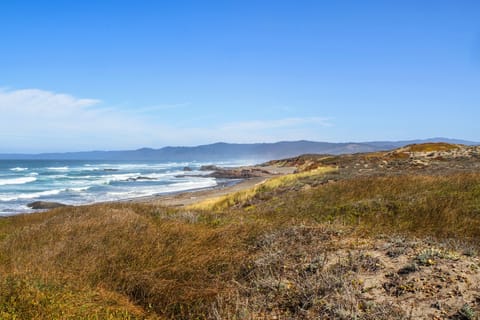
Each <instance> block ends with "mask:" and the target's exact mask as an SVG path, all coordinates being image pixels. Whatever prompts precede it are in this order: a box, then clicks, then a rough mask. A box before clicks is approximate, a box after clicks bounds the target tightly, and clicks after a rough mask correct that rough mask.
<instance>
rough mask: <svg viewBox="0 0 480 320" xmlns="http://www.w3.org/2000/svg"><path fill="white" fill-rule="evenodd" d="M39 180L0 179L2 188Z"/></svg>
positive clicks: (31, 178)
mask: <svg viewBox="0 0 480 320" xmlns="http://www.w3.org/2000/svg"><path fill="white" fill-rule="evenodd" d="M35 180H37V178H35V177H22V178H12V179H0V186H5V185H10V184H25V183H29V182H33V181H35Z"/></svg>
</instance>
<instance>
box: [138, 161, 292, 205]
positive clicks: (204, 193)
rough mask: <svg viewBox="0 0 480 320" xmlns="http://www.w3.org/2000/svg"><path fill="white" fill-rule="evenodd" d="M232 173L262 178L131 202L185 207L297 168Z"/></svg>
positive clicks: (233, 191)
mask: <svg viewBox="0 0 480 320" xmlns="http://www.w3.org/2000/svg"><path fill="white" fill-rule="evenodd" d="M228 170H231V171H242V170H248V171H258V172H262V173H261V176H257V177H250V178H245V179H243V180H242V181H240V182H238V183H234V184H231V183H228V182H226V183H220V184H218V185H217V186H215V187H212V188H205V189H201V190H194V191H184V192H179V193H175V194H167V195H156V196H151V197H144V198H137V199H131V200H129V202H141V203H149V204H153V205H160V206H166V207H183V206H188V205H191V204H194V203H198V202H201V201H204V200H207V199H211V198H216V197H220V196H224V195H227V194H231V193H235V192H238V191H242V190H246V189H250V188H253V187H255V186H256V185H259V184H262V183H263V182H264V181H266V180H268V179H269V178H272V177H278V176H282V175H286V174H291V173H293V172H295V170H296V168H295V167H277V166H246V167H237V168H228Z"/></svg>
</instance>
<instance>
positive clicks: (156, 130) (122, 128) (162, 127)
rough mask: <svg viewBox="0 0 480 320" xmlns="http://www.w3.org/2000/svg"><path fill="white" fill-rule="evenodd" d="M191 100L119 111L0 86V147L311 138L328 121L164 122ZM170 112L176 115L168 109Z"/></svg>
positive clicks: (43, 149) (54, 147)
mask: <svg viewBox="0 0 480 320" xmlns="http://www.w3.org/2000/svg"><path fill="white" fill-rule="evenodd" d="M187 105H189V104H188V103H183V104H177V105H157V106H156V107H146V108H141V107H140V108H137V109H135V110H131V111H125V110H124V111H121V110H120V109H118V108H114V107H111V106H109V107H106V106H104V104H103V103H102V102H101V101H100V100H98V99H84V98H77V97H74V96H72V95H68V94H60V93H55V92H50V91H45V90H39V89H25V90H8V89H1V88H0V153H2V152H50V151H80V150H93V149H96V150H99V149H103V150H113V149H134V148H140V147H145V146H146V147H161V146H165V145H198V144H205V143H212V142H217V141H226V142H267V141H270V142H273V141H278V140H299V139H315V138H318V137H319V134H318V133H319V132H320V131H321V130H323V131H325V129H326V128H328V127H329V126H331V124H330V123H329V119H328V118H321V117H297V118H283V119H274V120H250V121H239V122H229V123H219V124H218V125H213V124H212V121H213V120H212V119H210V120H209V121H200V120H198V121H197V122H196V124H195V125H194V126H190V127H181V126H180V125H179V123H180V122H181V121H180V120H182V119H183V118H184V115H183V113H182V114H179V115H178V117H179V122H178V123H175V122H173V121H172V120H170V122H169V123H165V122H162V121H161V120H159V119H161V117H159V116H161V115H162V112H164V111H165V110H164V109H176V108H182V107H185V106H187ZM171 115H175V113H172V114H171Z"/></svg>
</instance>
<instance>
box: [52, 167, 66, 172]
mask: <svg viewBox="0 0 480 320" xmlns="http://www.w3.org/2000/svg"><path fill="white" fill-rule="evenodd" d="M47 169H48V170H53V171H68V169H69V167H48V168H47Z"/></svg>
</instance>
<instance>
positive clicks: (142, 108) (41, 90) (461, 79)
mask: <svg viewBox="0 0 480 320" xmlns="http://www.w3.org/2000/svg"><path fill="white" fill-rule="evenodd" d="M479 15H480V2H479V1H462V0H455V1H454V0H450V1H447V0H435V1H433V0H432V1H422V0H416V1H409V0H405V1H387V0H384V1H368V0H364V1H354V0H351V1H342V0H338V1H327V0H325V1H323V0H316V1H307V0H295V1H293V0H291V1H284V0H263V1H258V0H238V1H228V0H223V1H208V0H205V1H182V0H179V1H145V0H144V1H141V0H136V1H133V0H132V1H122V0H115V1H113V0H111V1H108V0H104V1H88V0H84V1H67V0H64V1H54V0H49V1H33V0H32V1H26V0H25V1H21V0H19V1H2V2H1V3H0V39H1V46H0V152H43V151H77V150H92V149H110V150H111V149H131V148H139V147H144V146H148V147H162V146H166V145H198V144H205V143H212V142H217V141H227V142H271V141H279V140H299V139H308V140H316V141H331V142H340V141H368V140H404V139H416V138H427V137H436V136H445V137H451V138H462V139H469V140H475V141H480V129H479V125H478V119H480V18H479Z"/></svg>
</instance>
